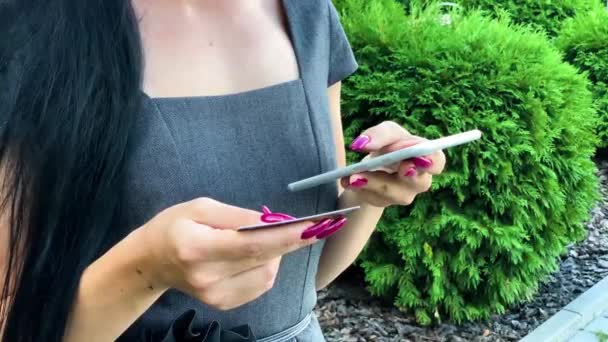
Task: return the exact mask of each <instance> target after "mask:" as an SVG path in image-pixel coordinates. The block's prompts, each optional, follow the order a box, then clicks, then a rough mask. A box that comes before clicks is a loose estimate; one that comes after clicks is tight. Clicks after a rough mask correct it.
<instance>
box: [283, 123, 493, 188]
mask: <svg viewBox="0 0 608 342" xmlns="http://www.w3.org/2000/svg"><path fill="white" fill-rule="evenodd" d="M481 135H482V134H481V131H479V130H472V131H468V132H464V133H460V134H455V135H450V136H447V137H443V138H439V139H435V140H428V141H424V142H422V143H420V144H417V145H414V146H412V147H408V148H404V149H402V150H399V151H395V152H391V153H387V154H384V155H381V156H378V157H375V158H371V159H368V160H364V161H362V162H360V163H356V164H352V165H349V166H347V167H344V168H340V169H336V170H333V171H329V172H326V173H322V174H320V175H317V176H314V177H310V178H306V179H303V180H300V181H297V182H293V183H291V184H289V185H288V186H287V188H288V189H289V191H292V192H295V191H301V190H306V189H309V188H313V187H315V186H319V185H321V184H326V183H331V182H336V181H337V180H338V179H340V178H342V177H346V176H350V175H353V174H356V173H360V172H366V171H370V170H374V169H377V168H380V167H385V166H389V165H392V164H394V163H398V162H401V161H403V160H406V159H410V158H414V157H422V156H425V155H429V154H432V153H434V152H437V151H440V150H444V149H446V148H449V147H454V146H458V145H462V144H466V143H469V142H472V141H475V140H478V139H480V138H481Z"/></svg>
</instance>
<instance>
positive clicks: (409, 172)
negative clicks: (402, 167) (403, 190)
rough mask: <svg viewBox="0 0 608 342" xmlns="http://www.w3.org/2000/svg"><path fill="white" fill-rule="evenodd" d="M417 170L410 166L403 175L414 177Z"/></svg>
mask: <svg viewBox="0 0 608 342" xmlns="http://www.w3.org/2000/svg"><path fill="white" fill-rule="evenodd" d="M417 173H418V172H417V171H416V169H415V168H413V167H410V168H409V169H407V171H405V173H404V175H405V177H414V176H415V175H416V174H417Z"/></svg>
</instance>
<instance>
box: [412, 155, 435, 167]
mask: <svg viewBox="0 0 608 342" xmlns="http://www.w3.org/2000/svg"><path fill="white" fill-rule="evenodd" d="M412 162H413V163H414V165H416V167H419V168H421V169H428V168H429V167H431V166H433V161H432V160H430V159H427V158H423V157H414V158H412Z"/></svg>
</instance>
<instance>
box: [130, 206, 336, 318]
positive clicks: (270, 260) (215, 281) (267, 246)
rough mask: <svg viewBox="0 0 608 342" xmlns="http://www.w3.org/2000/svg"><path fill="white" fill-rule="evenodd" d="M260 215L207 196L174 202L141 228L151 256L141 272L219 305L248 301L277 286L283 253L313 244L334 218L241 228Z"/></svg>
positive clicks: (151, 279)
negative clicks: (275, 227)
mask: <svg viewBox="0 0 608 342" xmlns="http://www.w3.org/2000/svg"><path fill="white" fill-rule="evenodd" d="M261 215H262V213H259V212H255V211H252V210H247V209H242V208H238V207H234V206H230V205H226V204H223V203H220V202H217V201H214V200H212V199H208V198H199V199H195V200H192V201H189V202H185V203H181V204H178V205H175V206H173V207H170V208H168V209H166V210H164V211H162V212H161V213H159V214H158V215H156V216H155V217H154V218H153V219H151V220H150V221H149V222H148V223H146V224H145V225H144V226H143V227H141V228H140V230H141V233H142V234H141V235H140V236H142V237H143V239H144V240H145V241H143V243H145V244H146V245H147V246H146V250H148V251H149V252H150V253H149V258H147V259H149V261H150V262H148V263H146V264H147V265H148V266H147V267H142V269H138V270H137V272H138V273H139V275H140V276H142V277H144V278H145V280H146V281H147V282H148V283H150V286H149V287H150V289H154V288H155V287H160V288H162V289H168V288H176V289H178V290H180V291H182V292H185V293H187V294H189V295H190V296H192V297H194V298H197V299H199V300H200V301H202V302H203V303H205V304H207V305H210V306H212V307H215V308H217V309H221V310H228V309H232V308H235V307H238V306H240V305H243V304H245V303H248V302H250V301H252V300H254V299H256V298H258V297H259V296H261V295H262V294H264V293H265V292H266V291H268V290H270V289H271V288H272V287H273V285H274V281H275V278H276V275H277V273H278V270H279V264H280V261H281V256H283V255H285V254H287V253H290V252H293V251H295V250H297V249H300V248H302V247H305V246H308V245H311V244H313V243H314V242H316V241H317V238H316V236H317V235H318V234H319V233H321V232H323V231H326V230H327V228H328V226H330V225H331V223H332V222H327V221H325V222H321V223H317V224H315V223H313V222H303V223H296V224H292V225H286V226H285V227H281V228H280V229H266V230H265V229H262V230H255V231H248V232H238V231H236V229H237V228H238V227H241V226H246V225H252V224H259V223H261ZM311 232H312V233H313V234H311Z"/></svg>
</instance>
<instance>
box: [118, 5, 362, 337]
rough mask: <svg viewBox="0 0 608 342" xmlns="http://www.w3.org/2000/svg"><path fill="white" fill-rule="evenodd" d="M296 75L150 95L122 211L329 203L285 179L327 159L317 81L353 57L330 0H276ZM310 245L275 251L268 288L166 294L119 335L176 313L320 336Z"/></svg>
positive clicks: (348, 66)
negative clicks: (251, 86)
mask: <svg viewBox="0 0 608 342" xmlns="http://www.w3.org/2000/svg"><path fill="white" fill-rule="evenodd" d="M283 5H284V7H285V10H286V13H287V17H288V22H289V29H290V34H291V38H292V42H293V45H294V47H295V52H296V56H297V61H298V66H299V71H300V78H299V79H298V80H295V81H290V82H286V83H282V84H278V85H274V86H270V87H267V88H262V89H258V90H253V91H248V92H243V93H238V94H234V95H227V96H201V97H180V98H149V97H147V96H145V95H144V96H143V112H142V115H141V117H140V118H139V122H138V123H137V125H136V137H137V139H136V144H135V145H134V148H133V151H132V154H131V157H130V160H129V162H128V170H129V176H128V177H129V178H128V189H127V191H128V195H127V204H128V206H127V209H128V210H127V212H128V213H129V217H128V218H125V220H126V221H127V222H126V224H127V225H128V227H132V228H133V227H137V226H139V225H141V224H143V223H145V222H146V221H147V220H149V219H150V218H151V217H152V216H153V215H155V214H156V213H158V212H159V211H161V210H162V209H164V208H166V207H169V206H171V205H173V204H176V203H179V202H183V201H187V200H190V199H193V198H196V197H201V196H203V197H210V198H213V199H216V200H218V201H221V202H225V203H228V204H232V205H236V206H240V207H245V208H251V209H256V210H260V207H261V206H262V205H268V206H269V207H270V208H271V209H272V210H273V211H280V212H286V213H290V214H293V215H297V216H300V215H308V214H314V213H318V212H322V211H328V210H332V209H335V207H336V200H337V188H336V186H335V185H325V186H322V187H318V188H315V189H312V190H308V191H303V192H298V193H290V192H288V191H287V190H286V185H287V184H288V183H290V182H292V181H295V180H298V179H301V178H304V177H309V176H312V175H315V174H318V173H320V172H323V171H327V170H330V169H332V168H334V167H335V166H336V160H335V146H334V142H333V135H332V127H331V122H330V114H329V108H328V98H327V88H328V86H329V85H332V84H334V83H335V82H337V81H340V80H342V79H343V78H345V77H346V76H348V75H350V74H351V73H353V72H354V71H355V70H356V68H357V63H356V61H355V59H354V57H353V54H352V51H351V48H350V46H349V43H348V41H347V39H346V37H345V35H344V31H343V29H342V26H341V25H340V22H339V19H338V15H337V13H336V9H335V8H334V7H333V4H332V3H331V0H283ZM322 248H323V243H322V242H319V243H317V244H315V245H313V246H311V247H309V248H305V249H302V250H299V251H297V252H294V253H291V254H289V255H286V256H285V257H284V258H283V259H282V263H281V267H280V271H279V274H278V277H277V280H276V283H275V286H274V288H273V289H272V290H270V291H269V292H268V293H266V294H265V295H263V296H262V297H260V298H258V299H257V300H255V301H253V302H251V303H249V304H246V305H243V306H241V307H239V308H236V309H234V310H230V311H218V310H214V309H212V308H210V307H208V306H206V305H205V304H203V303H201V302H199V301H197V300H195V299H193V298H191V297H189V296H187V295H185V294H183V293H181V292H179V291H176V290H170V291H168V292H167V293H166V294H164V295H163V296H162V297H161V298H160V299H159V300H158V301H157V302H156V303H155V304H154V305H153V306H152V307H151V308H150V309H149V310H148V311H147V312H146V313H145V314H144V315H143V316H142V317H141V318H140V319H139V320H138V321H137V322H135V323H134V324H133V326H131V327H130V328H129V330H128V331H127V332H126V333H125V334H124V336H123V337H122V338H121V340H126V341H132V340H137V339H138V338H139V336H141V335H142V333H144V332H146V333H161V334H162V333H163V332H165V331H167V329H169V326H170V325H171V324H172V323H173V322H174V321H175V319H176V318H177V317H178V316H180V315H182V314H183V313H184V312H188V311H189V310H190V311H189V312H195V313H196V317H191V319H192V321H191V322H190V323H189V324H191V325H192V327H191V328H192V329H197V328H201V327H203V326H205V324H208V323H209V322H212V321H216V322H219V323H220V324H221V326H222V327H223V328H227V329H229V328H232V327H237V326H240V325H244V324H248V325H249V327H250V328H251V330H252V331H253V333H254V334H255V336H256V337H257V338H258V340H259V341H324V339H323V336H322V333H321V330H320V327H319V325H318V322H317V320H316V318H315V317H314V314H312V312H313V311H312V310H313V308H314V306H315V303H316V290H315V276H316V271H317V267H318V261H319V257H320V254H321V251H322Z"/></svg>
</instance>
